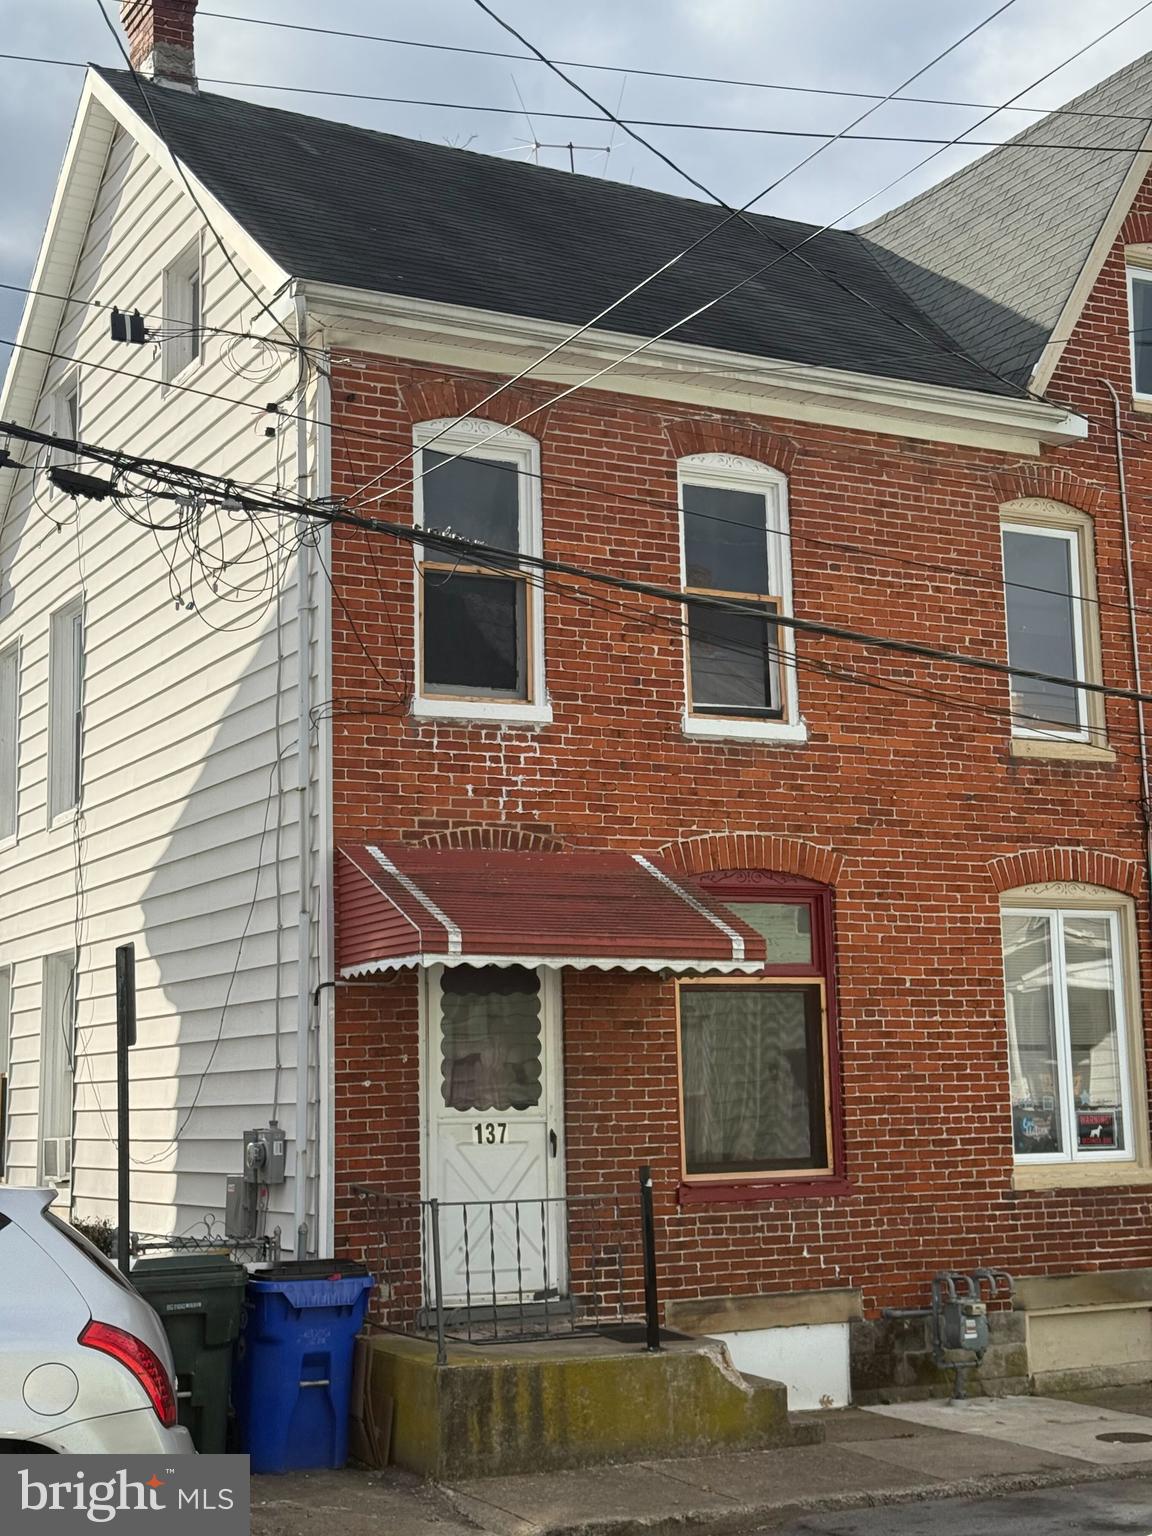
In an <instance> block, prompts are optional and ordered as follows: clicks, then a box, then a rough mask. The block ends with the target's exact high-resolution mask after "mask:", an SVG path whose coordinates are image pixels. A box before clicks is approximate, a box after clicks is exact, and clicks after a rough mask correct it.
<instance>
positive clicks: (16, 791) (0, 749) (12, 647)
mask: <svg viewBox="0 0 1152 1536" xmlns="http://www.w3.org/2000/svg"><path fill="white" fill-rule="evenodd" d="M9 659H11V662H12V672H13V677H12V717H11V720H5V719H3V718H2V717H0V755H5V754H6V755H7V760H8V766H10V767H11V771H12V825H11V827H10V828H9V829H8V830H7V831H6V830H5V829H4V826H3V824H2V823H0V848H10V847H11V846H12V845H13V844H14V843H15V842H16V840H17V837H18V835H19V832H20V677H21V668H22V665H23V656H22V654H21V648H20V640H19V637H17V638H16V639H15V640H11V641H9V643H8V644H7V645H4V646H0V670H2V669H3V668H4V666H5V665H6V664H7V663H8V661H9ZM9 726H11V732H10V734H9V732H8V727H9ZM6 738H7V739H6ZM4 771H5V767H4V764H0V775H2V774H3V772H4Z"/></svg>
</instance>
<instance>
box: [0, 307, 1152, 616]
mask: <svg viewBox="0 0 1152 1536" xmlns="http://www.w3.org/2000/svg"><path fill="white" fill-rule="evenodd" d="M77 302H79V303H83V302H85V301H83V300H78V301H77ZM226 334H232V333H226ZM235 334H238V335H246V334H247V333H241V332H238V333H235ZM0 346H13V347H19V348H21V349H22V350H28V351H32V352H34V353H39V354H41V355H44V356H47V357H49V358H56V359H59V360H62V361H72V359H70V358H68V357H67V356H66V354H64V353H61V352H55V351H51V350H49V349H46V348H40V347H31V346H29V345H28V344H27V343H19V342H12V341H6V340H5V339H4V338H3V337H0ZM80 366H81V367H85V368H94V369H98V370H100V371H103V372H107V373H111V374H115V375H119V376H122V377H125V378H129V379H135V380H138V381H142V382H149V381H148V378H147V375H145V374H139V373H134V372H132V371H131V370H129V369H123V368H115V367H112V366H111V365H110V364H106V363H93V362H85V363H82V364H81V365H80ZM408 366H412V367H417V368H419V367H420V366H421V365H419V364H409V365H408ZM425 371H429V372H435V373H437V374H439V373H441V372H443V371H444V370H443V369H442V368H441V367H439V366H437V367H433V366H432V365H427V368H426V369H425ZM168 387H169V388H170V389H175V390H185V391H188V392H189V393H192V394H195V395H198V396H201V397H203V398H205V399H210V400H214V401H217V402H221V403H226V404H231V405H236V406H238V407H240V408H242V409H245V410H251V411H253V412H256V413H257V414H261V415H263V414H266V408H265V407H261V406H259V405H256V404H254V403H253V402H252V401H247V400H237V399H234V398H233V397H231V396H227V395H220V394H219V393H217V392H216V391H214V390H205V389H197V388H195V386H193V385H189V384H179V383H173V384H171V385H169V386H168ZM543 408H544V407H541V409H543ZM632 408H633V407H632V406H631V405H630V406H629V409H632ZM635 409H637V410H639V411H641V412H643V413H646V414H651V415H654V416H656V417H658V418H659V419H660V420H661V421H666V420H668V419H669V418H668V414H667V412H662V411H658V410H656V409H654V408H653V407H648V406H644V405H642V404H638V405H636V407H635ZM275 419H276V420H284V421H290V420H297V421H302V422H305V423H307V424H309V425H313V426H328V427H331V429H332V430H334V431H336V432H339V433H341V434H342V435H345V436H354V437H362V438H367V439H370V440H372V441H380V442H394V441H395V440H396V436H397V434H394V433H388V432H381V431H379V430H374V429H372V428H368V427H358V426H355V425H346V424H344V423H335V422H331V423H329V422H324V421H322V420H321V419H320V418H318V417H313V416H307V415H303V414H301V413H299V412H291V411H283V410H282V411H280V412H278V413H277V414H276V417H275ZM682 419H684V420H686V421H689V422H691V421H696V420H700V419H703V418H698V417H693V416H687V417H684V418H682ZM493 435H494V436H498V435H499V432H496V433H494V434H493ZM1125 436H1128V437H1132V438H1133V439H1135V440H1137V441H1140V442H1144V441H1145V440H1146V439H1145V438H1144V436H1143V435H1142V434H1138V433H1132V432H1128V433H1125ZM425 446H427V445H426V444H421V445H420V447H419V448H418V449H417V450H416V452H420V451H422V450H423V448H424V447H425ZM414 456H415V454H412V455H409V457H410V458H411V457H414ZM457 457H467V454H466V453H465V454H462V455H457ZM485 462H486V463H492V464H494V465H495V467H496V468H498V469H502V468H504V467H505V466H503V465H502V464H500V463H499V462H498V461H495V460H486V461H485ZM428 472H429V473H433V472H434V471H428ZM507 472H508V473H509V474H517V475H524V476H527V478H529V479H532V480H536V481H538V482H539V483H540V484H541V485H542V486H543V485H558V486H564V487H566V488H567V489H569V490H576V491H580V492H581V493H584V494H588V495H596V496H602V495H603V487H601V486H599V485H596V484H594V483H592V482H584V481H580V480H576V479H573V478H572V477H571V476H567V475H558V474H556V473H554V472H549V473H544V472H542V471H539V470H530V469H524V468H522V467H521V466H515V467H510V468H508V469H507ZM423 473H424V472H423V471H422V472H421V474H419V475H417V476H415V477H414V479H413V481H410V482H407V483H408V484H413V483H415V480H418V479H422V478H423ZM371 483H372V482H369V484H371ZM612 497H613V499H614V500H616V501H624V502H628V503H629V504H630V505H637V506H642V507H645V508H648V509H650V510H652V511H657V512H668V513H670V514H673V515H676V516H677V517H678V516H679V515H680V514H681V513H682V512H683V511H684V508H683V507H682V506H680V504H679V503H677V502H666V501H662V500H658V499H657V498H655V497H650V496H640V495H637V494H635V493H634V492H627V491H620V490H614V491H613V492H612ZM692 515H693V517H697V518H703V519H705V520H706V521H708V522H714V523H720V524H731V525H732V526H743V525H740V524H736V523H734V522H733V520H732V519H730V518H725V517H722V516H720V515H719V514H717V513H706V512H693V514H692ZM772 533H773V535H774V536H775V537H777V538H782V539H787V540H788V541H789V542H790V543H792V544H806V545H811V546H813V547H814V548H822V549H829V550H833V551H835V552H836V553H838V554H842V555H849V556H860V557H863V558H864V559H866V560H868V561H870V562H871V563H873V564H881V565H883V564H896V565H901V566H908V567H909V568H911V569H916V570H924V571H926V572H930V573H932V574H936V575H941V576H960V577H966V578H968V579H970V580H973V581H976V582H979V583H981V584H983V585H986V586H988V587H990V588H995V589H998V590H1000V591H1007V590H1008V588H1009V587H1011V588H1013V589H1016V590H1019V591H1028V592H1037V593H1042V594H1044V595H1047V596H1052V597H1061V598H1069V597H1071V596H1072V594H1069V593H1066V592H1060V591H1059V590H1057V589H1056V588H1051V587H1041V586H1034V585H1032V584H1031V583H1027V582H1007V581H1005V580H1003V579H1002V578H998V577H995V576H990V575H988V574H987V573H985V572H981V571H977V570H974V569H973V568H971V567H966V566H953V565H945V564H943V563H940V562H936V561H926V560H917V559H915V558H914V557H913V556H910V555H900V554H896V553H894V552H878V551H876V550H872V549H868V548H867V547H865V546H863V545H858V544H852V543H848V542H845V541H843V540H837V539H824V538H821V537H820V536H819V535H818V534H811V533H797V532H796V531H795V530H794V529H788V530H784V529H773V530H772ZM245 595H251V594H245ZM1076 601H1078V602H1080V603H1081V604H1083V605H1086V606H1087V607H1094V608H1098V609H1115V610H1117V611H1124V612H1127V611H1128V604H1127V603H1125V602H1115V601H1111V600H1109V599H1107V598H1102V597H1100V596H1098V595H1097V596H1096V597H1087V596H1084V595H1082V594H1081V595H1080V596H1079V597H1077V598H1076ZM1135 608H1136V611H1137V612H1138V613H1145V614H1152V605H1148V604H1142V603H1137V604H1135ZM230 627H243V626H239V625H237V626H230Z"/></svg>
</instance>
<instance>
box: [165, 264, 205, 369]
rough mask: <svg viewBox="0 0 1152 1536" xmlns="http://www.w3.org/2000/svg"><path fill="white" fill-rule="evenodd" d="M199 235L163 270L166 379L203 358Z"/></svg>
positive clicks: (201, 278)
mask: <svg viewBox="0 0 1152 1536" xmlns="http://www.w3.org/2000/svg"><path fill="white" fill-rule="evenodd" d="M201 266H202V263H201V256H200V237H199V235H197V237H196V239H195V240H193V242H192V244H191V245H190V246H188V248H187V249H186V250H184V251H182V252H181V253H180V255H179V256H178V257H177V258H176V260H175V261H174V262H173V263H172V265H171V266H170V267H167V268H166V269H165V272H164V319H163V330H162V332H161V338H162V339H161V350H162V353H163V359H164V378H165V381H168V380H170V379H174V378H176V376H177V374H180V373H183V372H184V370H185V368H189V367H191V365H192V364H193V363H194V362H197V361H198V360H199V358H200V352H201V347H202V345H203V276H202V271H201Z"/></svg>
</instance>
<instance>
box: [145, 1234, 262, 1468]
mask: <svg viewBox="0 0 1152 1536" xmlns="http://www.w3.org/2000/svg"><path fill="white" fill-rule="evenodd" d="M247 1279H248V1276H247V1274H246V1273H245V1271H244V1270H243V1269H242V1268H241V1266H240V1265H239V1264H234V1263H233V1262H232V1260H231V1259H230V1258H228V1257H227V1255H226V1254H216V1253H175V1254H170V1255H167V1256H166V1257H163V1258H154V1259H140V1260H138V1261H137V1263H136V1264H134V1265H133V1267H132V1274H131V1280H132V1284H133V1285H134V1286H135V1287H136V1289H137V1290H138V1291H139V1292H140V1294H141V1296H143V1298H144V1300H145V1301H146V1302H148V1304H149V1306H151V1307H152V1308H153V1310H154V1311H155V1312H157V1313H158V1314H159V1317H160V1321H161V1322H162V1323H163V1324H164V1332H165V1333H166V1334H167V1335H168V1342H169V1344H171V1346H172V1358H173V1362H174V1364H175V1366H176V1402H177V1406H178V1410H179V1416H180V1422H181V1424H183V1425H184V1426H185V1427H186V1428H187V1430H188V1431H189V1433H190V1434H191V1436H192V1440H193V1443H194V1445H195V1446H196V1449H197V1450H198V1451H199V1452H201V1454H202V1455H207V1454H209V1453H212V1452H221V1451H223V1450H224V1449H225V1443H226V1440H227V1436H228V1409H229V1400H230V1395H231V1388H232V1345H233V1343H234V1341H235V1339H236V1335H237V1334H238V1333H239V1332H240V1318H241V1314H242V1312H243V1308H244V1286H245V1283H246V1282H247Z"/></svg>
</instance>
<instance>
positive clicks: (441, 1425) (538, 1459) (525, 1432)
mask: <svg viewBox="0 0 1152 1536" xmlns="http://www.w3.org/2000/svg"><path fill="white" fill-rule="evenodd" d="M363 1379H364V1394H365V1408H366V1410H367V1411H368V1412H369V1413H370V1415H371V1417H372V1419H373V1420H374V1422H375V1423H377V1424H390V1426H391V1428H390V1436H389V1438H390V1442H391V1461H392V1462H393V1463H394V1464H395V1465H397V1466H400V1467H404V1468H406V1469H407V1470H408V1471H410V1472H415V1473H418V1474H419V1475H420V1476H422V1477H426V1478H431V1479H434V1480H436V1481H445V1480H457V1479H462V1478H478V1477H503V1476H510V1475H515V1474H517V1473H525V1472H554V1471H561V1470H566V1469H571V1468H578V1467H587V1466H593V1465H596V1464H598V1463H603V1462H630V1461H641V1460H648V1459H652V1458H661V1457H670V1456H699V1455H706V1454H714V1453H717V1452H721V1451H749V1450H764V1449H769V1448H779V1447H784V1446H795V1445H803V1444H812V1443H814V1442H818V1441H820V1440H821V1439H822V1438H823V1430H822V1427H821V1426H820V1425H819V1424H816V1423H813V1422H805V1423H797V1422H794V1421H793V1420H792V1419H790V1417H789V1414H788V1393H787V1389H786V1388H785V1387H784V1386H783V1384H782V1383H780V1382H778V1381H766V1380H763V1379H760V1378H757V1377H751V1376H744V1375H742V1374H741V1373H740V1372H739V1371H737V1370H736V1369H735V1368H734V1366H733V1365H732V1363H731V1361H730V1360H729V1358H728V1354H727V1351H726V1350H725V1348H724V1346H723V1345H722V1344H719V1343H717V1342H715V1341H713V1340H703V1339H693V1340H686V1341H673V1342H670V1343H669V1344H668V1345H667V1346H666V1347H665V1348H664V1349H663V1350H661V1351H660V1352H659V1353H657V1354H649V1353H647V1352H646V1351H645V1350H643V1349H639V1348H636V1347H635V1346H624V1345H621V1344H618V1343H614V1342H612V1341H610V1340H607V1339H601V1338H596V1339H587V1340H574V1341H572V1342H571V1343H567V1342H566V1343H557V1342H549V1343H543V1344H520V1345H516V1344H513V1345H502V1346H499V1347H497V1346H492V1345H486V1346H463V1345H462V1346H458V1347H453V1348H451V1349H450V1350H449V1354H448V1361H447V1364H445V1365H441V1366H438V1365H437V1364H436V1353H435V1349H434V1348H433V1346H432V1345H431V1344H429V1343H426V1342H425V1341H424V1340H422V1339H409V1338H402V1337H400V1336H393V1335H389V1334H382V1335H377V1336H375V1337H373V1338H371V1339H370V1340H368V1341H367V1353H366V1358H365V1361H364V1377H363Z"/></svg>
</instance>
